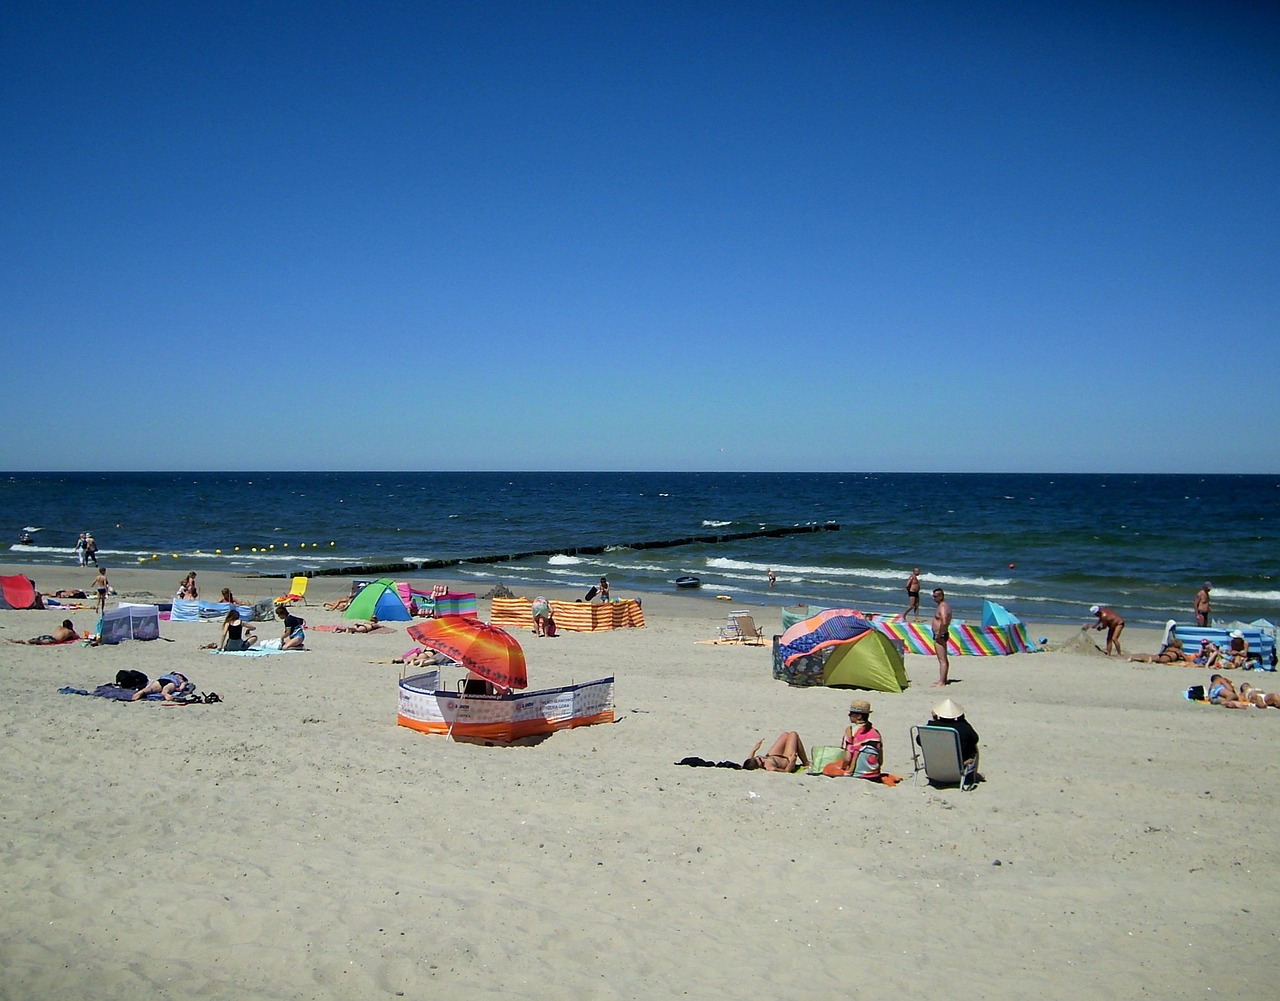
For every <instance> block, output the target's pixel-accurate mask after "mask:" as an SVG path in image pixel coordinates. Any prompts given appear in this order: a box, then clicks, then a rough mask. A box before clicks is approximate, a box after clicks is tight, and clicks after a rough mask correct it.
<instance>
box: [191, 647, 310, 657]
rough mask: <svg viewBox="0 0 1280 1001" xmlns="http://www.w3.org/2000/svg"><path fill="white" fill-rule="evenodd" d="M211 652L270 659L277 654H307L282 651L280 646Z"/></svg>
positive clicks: (301, 651)
mask: <svg viewBox="0 0 1280 1001" xmlns="http://www.w3.org/2000/svg"><path fill="white" fill-rule="evenodd" d="M209 652H210V653H216V654H219V655H220V656H223V657H270V656H271V655H272V654H277V653H306V651H305V650H281V649H280V647H279V645H276V646H253V647H250V648H249V649H248V650H210V651H209Z"/></svg>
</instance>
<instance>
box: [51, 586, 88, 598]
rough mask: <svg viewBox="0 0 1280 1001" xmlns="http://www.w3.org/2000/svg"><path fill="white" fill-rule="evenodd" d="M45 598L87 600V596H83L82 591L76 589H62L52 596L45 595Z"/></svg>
mask: <svg viewBox="0 0 1280 1001" xmlns="http://www.w3.org/2000/svg"><path fill="white" fill-rule="evenodd" d="M45 597H46V598H87V597H89V596H88V595H87V594H85V593H84V592H83V591H81V590H79V589H78V588H66V587H64V588H63V589H62V590H61V591H54V592H53V594H46V595H45Z"/></svg>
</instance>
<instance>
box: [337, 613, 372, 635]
mask: <svg viewBox="0 0 1280 1001" xmlns="http://www.w3.org/2000/svg"><path fill="white" fill-rule="evenodd" d="M333 631H334V632H335V633H376V632H377V631H378V617H377V616H376V615H370V616H369V621H368V622H353V623H351V625H349V626H335V627H334V630H333Z"/></svg>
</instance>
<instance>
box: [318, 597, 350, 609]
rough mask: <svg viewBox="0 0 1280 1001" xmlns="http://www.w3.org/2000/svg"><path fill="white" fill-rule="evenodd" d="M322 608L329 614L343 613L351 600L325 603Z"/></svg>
mask: <svg viewBox="0 0 1280 1001" xmlns="http://www.w3.org/2000/svg"><path fill="white" fill-rule="evenodd" d="M324 607H325V608H326V609H328V610H329V611H330V612H345V611H346V610H347V609H348V608H350V607H351V599H350V598H339V599H338V600H337V601H326V602H325V603H324Z"/></svg>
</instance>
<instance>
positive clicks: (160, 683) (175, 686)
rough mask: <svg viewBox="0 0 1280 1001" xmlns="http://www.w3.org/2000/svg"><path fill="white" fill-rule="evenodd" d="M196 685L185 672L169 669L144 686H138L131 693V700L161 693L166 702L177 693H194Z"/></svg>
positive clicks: (135, 700) (177, 694)
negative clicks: (166, 672)
mask: <svg viewBox="0 0 1280 1001" xmlns="http://www.w3.org/2000/svg"><path fill="white" fill-rule="evenodd" d="M195 690H196V686H195V684H194V683H193V682H191V681H190V680H189V679H188V678H187V676H186V675H185V674H179V673H178V672H177V671H170V672H169V673H168V674H162V675H160V677H158V678H156V680H155V681H153V682H151V684H149V685H147V687H146V688H139V689H138V690H137V691H136V692H134V693H133V701H134V702H137V701H138V700H139V699H145V698H146V697H147V696H148V695H161V696H163V697H164V700H165V701H166V702H168V701H169V700H170V699H172V698H174V697H175V696H179V695H194V694H195Z"/></svg>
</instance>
